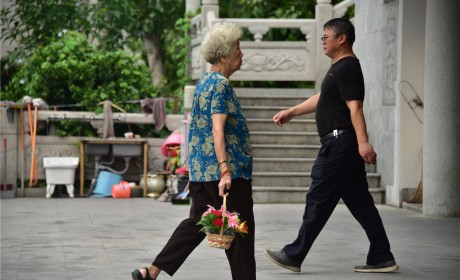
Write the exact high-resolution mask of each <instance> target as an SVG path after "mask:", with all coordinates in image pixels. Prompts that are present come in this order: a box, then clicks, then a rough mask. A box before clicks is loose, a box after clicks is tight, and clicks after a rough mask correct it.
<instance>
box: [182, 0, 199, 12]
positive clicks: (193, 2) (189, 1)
mask: <svg viewBox="0 0 460 280" xmlns="http://www.w3.org/2000/svg"><path fill="white" fill-rule="evenodd" d="M198 8H200V0H186V1H185V11H186V12H195V11H196V10H198Z"/></svg>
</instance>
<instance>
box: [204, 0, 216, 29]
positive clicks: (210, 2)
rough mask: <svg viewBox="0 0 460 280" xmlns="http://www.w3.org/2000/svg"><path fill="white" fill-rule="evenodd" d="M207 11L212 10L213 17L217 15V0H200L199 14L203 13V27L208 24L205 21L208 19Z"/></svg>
mask: <svg viewBox="0 0 460 280" xmlns="http://www.w3.org/2000/svg"><path fill="white" fill-rule="evenodd" d="M209 12H212V13H213V14H214V17H215V18H218V17H219V0H202V5H201V14H202V15H203V20H204V21H205V22H204V23H205V27H207V26H208V25H209V24H210V23H209V22H207V20H208V19H209V17H208V15H209Z"/></svg>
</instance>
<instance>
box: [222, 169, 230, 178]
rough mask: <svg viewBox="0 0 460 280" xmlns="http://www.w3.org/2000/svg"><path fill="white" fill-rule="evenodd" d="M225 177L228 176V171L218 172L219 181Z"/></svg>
mask: <svg viewBox="0 0 460 280" xmlns="http://www.w3.org/2000/svg"><path fill="white" fill-rule="evenodd" d="M226 175H228V176H230V170H228V169H225V170H224V171H222V172H220V178H221V179H222V178H223V177H224V176H226Z"/></svg>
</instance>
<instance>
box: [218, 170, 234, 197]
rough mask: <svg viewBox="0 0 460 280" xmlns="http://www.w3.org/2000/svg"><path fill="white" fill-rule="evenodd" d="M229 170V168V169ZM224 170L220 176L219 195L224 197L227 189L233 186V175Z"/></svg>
mask: <svg viewBox="0 0 460 280" xmlns="http://www.w3.org/2000/svg"><path fill="white" fill-rule="evenodd" d="M227 170H228V169H227ZM224 173H225V172H222V174H223V175H221V176H220V182H219V185H218V186H219V196H221V197H224V195H226V194H225V190H229V189H230V187H231V186H232V177H231V176H230V173H225V174H224Z"/></svg>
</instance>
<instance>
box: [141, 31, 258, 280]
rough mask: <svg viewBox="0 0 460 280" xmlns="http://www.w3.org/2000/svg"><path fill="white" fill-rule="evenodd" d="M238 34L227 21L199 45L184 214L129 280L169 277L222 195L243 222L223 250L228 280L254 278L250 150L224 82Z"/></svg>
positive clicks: (236, 59)
mask: <svg viewBox="0 0 460 280" xmlns="http://www.w3.org/2000/svg"><path fill="white" fill-rule="evenodd" d="M240 36H241V30H240V29H239V28H237V27H236V26H235V25H233V24H231V23H225V22H224V23H219V24H216V25H214V26H213V27H212V28H211V30H210V31H209V32H208V33H207V34H206V36H205V38H204V40H203V43H202V49H201V52H202V56H203V57H204V59H205V60H206V61H207V62H209V63H210V64H211V65H212V66H211V69H210V71H209V72H207V73H205V74H204V75H203V76H202V77H201V79H200V80H199V81H198V83H197V86H196V91H195V93H194V97H193V104H192V112H191V122H190V132H189V172H190V182H189V190H190V194H191V196H192V205H191V209H190V216H189V218H188V219H185V220H183V221H182V222H181V223H180V224H179V226H178V227H177V228H176V230H175V231H174V233H173V234H172V236H171V238H170V239H169V241H168V242H167V244H166V246H165V247H164V248H163V250H162V251H161V252H160V254H159V255H158V256H157V257H156V258H155V260H154V261H153V263H152V264H151V265H150V266H149V267H148V268H147V267H146V268H143V269H140V270H137V269H136V270H134V271H133V273H132V276H133V279H134V280H141V279H156V277H157V276H158V274H159V273H160V271H162V270H163V271H165V272H166V273H168V274H169V275H170V276H173V275H174V273H175V272H176V271H177V270H178V269H179V267H180V266H181V265H182V264H183V263H184V261H185V260H186V258H187V257H188V255H190V253H192V251H193V250H194V249H195V248H196V247H197V246H198V245H199V244H200V243H201V242H202V241H203V239H204V238H205V237H206V235H205V233H203V232H201V231H200V229H201V227H200V226H198V225H197V222H198V221H199V220H200V218H201V215H202V214H203V213H204V212H205V211H206V210H207V209H208V205H212V206H213V207H215V208H216V209H218V208H220V206H221V205H222V203H223V196H224V195H228V198H227V210H228V211H230V212H233V211H236V212H238V213H239V214H240V219H241V220H242V221H246V222H247V226H248V234H247V235H245V236H244V237H242V236H238V235H237V236H236V237H235V239H234V241H233V244H232V246H231V247H230V249H228V250H225V254H226V255H227V259H228V261H229V263H230V269H231V273H232V279H234V280H236V279H237V280H254V279H256V263H255V258H254V226H255V224H254V212H253V201H252V183H251V180H252V151H251V143H250V139H249V130H248V127H247V124H246V119H245V118H244V116H243V114H242V112H241V107H240V104H239V102H238V100H237V98H236V96H235V92H234V91H233V88H232V87H231V85H230V82H229V78H230V76H231V75H232V74H233V73H234V72H235V71H237V70H239V69H240V67H241V63H242V57H243V53H242V52H241V50H240V43H239V39H240Z"/></svg>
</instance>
